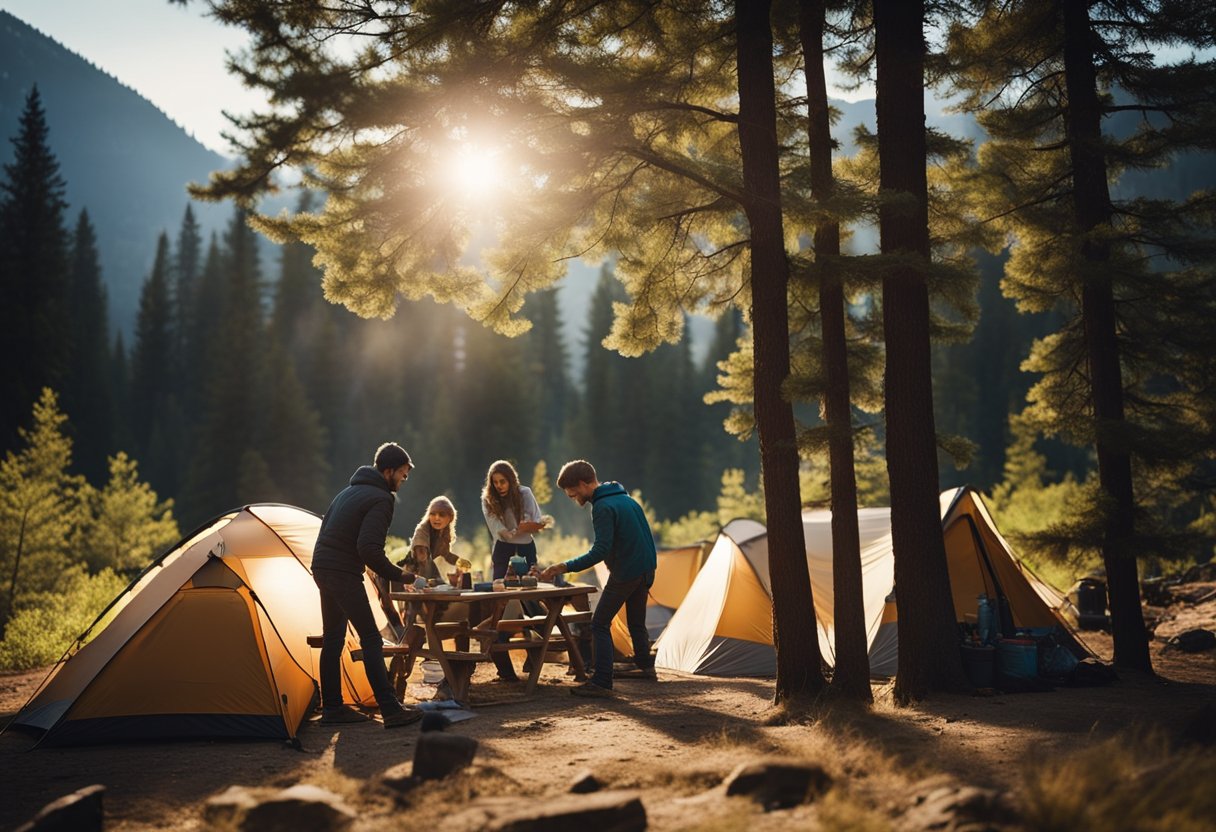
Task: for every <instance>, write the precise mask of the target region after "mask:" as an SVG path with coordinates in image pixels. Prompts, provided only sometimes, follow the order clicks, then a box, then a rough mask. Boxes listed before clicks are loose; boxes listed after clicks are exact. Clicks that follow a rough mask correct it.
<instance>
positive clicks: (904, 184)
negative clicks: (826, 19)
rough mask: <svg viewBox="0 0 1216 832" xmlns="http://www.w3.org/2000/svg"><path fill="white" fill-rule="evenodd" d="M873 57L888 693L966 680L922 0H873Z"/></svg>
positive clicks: (919, 693) (899, 697) (921, 691)
mask: <svg viewBox="0 0 1216 832" xmlns="http://www.w3.org/2000/svg"><path fill="white" fill-rule="evenodd" d="M874 26H875V46H876V56H877V59H878V78H877V85H876V86H877V115H878V153H879V183H880V187H881V190H882V194H883V197H884V201H883V204H882V206H881V208H880V214H879V226H880V233H881V240H882V253H883V255H885V256H887V257H899V258H900V261H898V262H897V263H896V264H895V265H892V266H888V267H887V271H886V272H885V276H884V278H883V281H882V304H883V335H884V338H885V341H886V348H887V349H886V353H887V356H886V358H887V367H886V373H885V375H884V379H883V394H884V397H885V402H886V417H887V474H888V476H889V478H890V481H891V538H892V542H893V545H894V549H895V598H896V606H897V608H898V611H899V672H898V674H897V675H896V677H895V698H896V701H898V702H901V703H907V702H909V701H912V700H915V699H920V698H922V697H924V696H925V695H926V694H928V693H929V692H930V691H933V690H962V689H965V688H966V687H967V684H966V680H965V678H964V676H963V668H962V660H961V657H960V655H959V651H958V647H957V644H958V631H957V628H956V627H955V623H954V607H953V603H952V601H951V595H950V576H949V573H948V571H947V569H946V546H945V542H944V541H943V539H942V524H941V514H940V508H939V507H938V481H937V439H936V428H935V425H934V421H933V378H932V371H931V367H930V353H929V289H928V283H927V280H926V275H925V270H926V269H927V268H928V267H929V212H928V186H927V182H926V175H925V164H926V161H925V160H926V148H925V103H924V95H925V93H924V82H923V78H924V58H925V45H924V35H923V30H924V3H923V0H874Z"/></svg>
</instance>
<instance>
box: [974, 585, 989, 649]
mask: <svg viewBox="0 0 1216 832" xmlns="http://www.w3.org/2000/svg"><path fill="white" fill-rule="evenodd" d="M976 601H977V602H978V609H977V610H976V615H975V628H976V630H978V631H979V636H980V644H987V643H988V642H989V641H991V640H992V604H991V603H990V602H989V601H988V596H987V595H986V594H984V593H982V592H981V593H980V595H979V597H978V598H977V599H976Z"/></svg>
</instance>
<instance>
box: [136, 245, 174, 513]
mask: <svg viewBox="0 0 1216 832" xmlns="http://www.w3.org/2000/svg"><path fill="white" fill-rule="evenodd" d="M171 268H172V265H171V256H170V249H169V236H168V235H167V234H163V233H162V234H161V235H160V237H159V238H158V239H157V242H156V258H155V260H154V261H153V264H152V271H151V272H150V273H149V275H148V278H147V280H145V281H144V285H143V289H142V290H141V291H140V296H139V312H138V314H137V316H136V320H135V351H134V353H133V354H132V357H131V431H132V433H133V434H134V436H135V441H136V450H137V451H138V453H139V455H140V456H141V457H142V458H144V459H145V460H146V468H147V475H148V481H149V482H150V483H151V484H152V486H153V487H154V488H155V489H157V490H158V491H160V492H162V493H168V494H174V493H176V492H177V488H178V482H177V472H178V471H179V470H180V461H179V459H178V454H179V453H180V450H179V449H177V448H176V447H175V445H177V444H178V443H176V442H175V441H174V436H173V434H176V433H178V430H179V429H180V410H179V408H178V406H177V403H176V398H175V396H174V393H173V391H174V389H175V388H176V387H177V383H178V382H177V376H178V373H177V364H178V362H177V361H176V360H175V356H176V350H175V349H174V348H175V346H176V342H177V337H176V331H175V329H174V326H173V319H174V314H173V304H172V298H171V297H170V283H169V281H170V274H169V272H170V269H171Z"/></svg>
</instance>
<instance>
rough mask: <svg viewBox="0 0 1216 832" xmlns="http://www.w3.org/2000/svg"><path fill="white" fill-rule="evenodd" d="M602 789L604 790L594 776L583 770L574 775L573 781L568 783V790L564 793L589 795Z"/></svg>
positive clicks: (602, 785)
mask: <svg viewBox="0 0 1216 832" xmlns="http://www.w3.org/2000/svg"><path fill="white" fill-rule="evenodd" d="M602 788H604V784H603V783H601V782H600V781H599V779H598V778H597V777H596V776H595V775H594V774H592V773H591V772H590V771H587V770H586V769H584V770H583V771H580V772H579V773H578V774H576V775H574V780H572V781H571V782H570V788H569V789H567V790H566V791H568V792H570V793H571V794H590V793H591V792H598V791H599V790H600V789H602Z"/></svg>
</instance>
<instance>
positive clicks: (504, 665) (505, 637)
mask: <svg viewBox="0 0 1216 832" xmlns="http://www.w3.org/2000/svg"><path fill="white" fill-rule="evenodd" d="M515 555H522V556H523V557H524V558H526V559H527V561H528V566H534V565H535V564H536V544H535V543H506V542H504V541H501V540H496V541H494V551H493V552H492V553H491V554H490V565H491V566H492V567H493V568H494V572H493V576H494V580H498V579H499V578H504V577H506V575H507V561H509V560H510V559H511V558H512V557H513V556H515ZM520 577H522V576H520ZM528 606H534V605H532V604H529V605H528ZM524 612H526V613H527V614H528V615H533V614H534V613H533V611H531V610H524ZM510 639H511V634H510V633H499V634H498V641H499V642H500V643H501V642H504V641H510ZM494 667H496V668H498V675H499V676H502V677H504V678H506V679H511V678H514V677H515V666H514V665H512V664H511V657H510V655H509V654H507V653H495V654H494ZM525 669H526V668H525Z"/></svg>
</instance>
